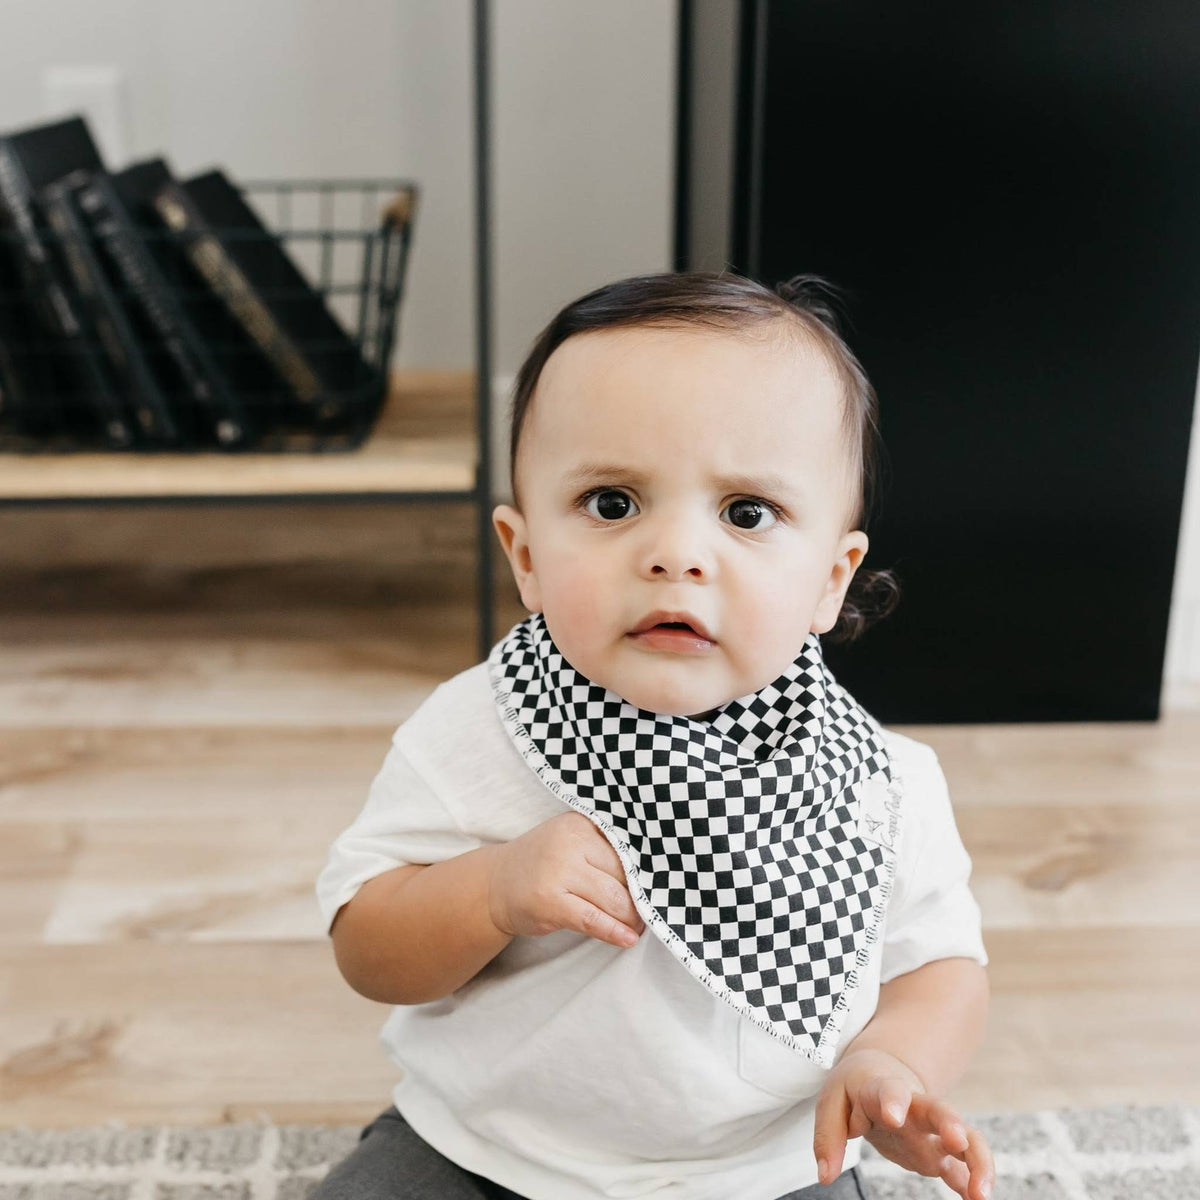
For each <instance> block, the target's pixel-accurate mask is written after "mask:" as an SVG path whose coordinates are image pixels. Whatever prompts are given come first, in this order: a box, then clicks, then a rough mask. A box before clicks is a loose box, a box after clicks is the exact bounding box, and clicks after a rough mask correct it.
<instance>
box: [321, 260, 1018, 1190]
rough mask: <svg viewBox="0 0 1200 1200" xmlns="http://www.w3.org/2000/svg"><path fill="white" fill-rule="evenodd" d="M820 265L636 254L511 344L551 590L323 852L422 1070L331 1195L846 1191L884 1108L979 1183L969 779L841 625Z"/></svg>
mask: <svg viewBox="0 0 1200 1200" xmlns="http://www.w3.org/2000/svg"><path fill="white" fill-rule="evenodd" d="M825 291H827V285H825V284H824V282H823V281H821V280H818V279H816V277H813V276H798V277H796V278H795V279H793V280H790V281H789V282H787V283H785V284H781V285H779V287H777V288H776V289H775V290H771V289H769V288H766V287H764V286H762V285H760V284H758V283H755V282H753V281H751V280H748V279H743V278H741V277H739V276H736V275H732V274H727V273H721V274H712V273H692V274H667V275H653V276H641V277H636V278H632V279H626V280H621V281H618V282H616V283H613V284H610V285H608V286H606V287H603V288H600V289H598V290H597V291H594V292H592V293H589V294H588V295H586V296H584V297H582V298H580V299H579V300H576V301H575V302H573V303H572V304H569V305H567V306H566V307H565V308H564V309H563V310H562V311H561V312H560V313H559V314H558V315H557V316H556V317H555V318H554V320H553V321H551V322H550V324H549V325H548V326H547V327H546V329H545V330H544V331H543V332H542V334H541V336H540V337H539V338H538V340H537V341H536V342H535V344H534V346H533V348H532V350H531V351H530V353H529V355H528V357H527V359H526V361H525V363H524V364H523V365H522V367H521V370H520V372H519V374H518V376H517V380H516V387H515V395H514V402H513V410H512V439H511V449H510V455H511V464H512V494H513V499H514V503H513V504H512V505H507V504H501V505H499V506H497V507H496V509H495V510H494V512H493V523H494V525H495V528H496V531H497V533H498V535H499V537H500V540H501V542H502V544H503V546H504V550H505V553H506V555H507V557H508V560H509V562H510V564H511V567H512V570H513V573H514V576H515V579H516V582H517V586H518V587H519V589H520V593H521V599H522V601H523V603H524V605H525V607H526V608H527V609H529V610H530V613H531V616H530V617H528V618H527V619H526V620H525V621H522V622H520V623H518V625H516V626H514V628H513V629H512V630H511V631H510V632H509V633H508V634H507V635H506V636H505V638H504V639H502V640H501V641H500V642H498V643H497V644H496V646H495V647H494V649H493V651H492V653H491V655H490V657H489V659H488V661H487V662H484V663H478V664H476V665H475V666H473V667H470V668H468V669H467V670H465V671H462V672H460V673H459V674H458V675H456V676H454V677H453V678H452V679H449V680H447V681H446V682H444V683H442V684H441V685H439V686H438V687H437V688H435V689H434V691H433V692H432V693H431V694H430V695H429V696H428V697H427V698H426V700H425V701H424V702H423V703H422V704H421V705H420V706H419V707H418V709H417V710H416V712H414V713H413V714H412V716H411V717H409V718H408V719H407V720H406V721H405V722H403V723H402V724H401V725H400V727H399V728H398V729H397V730H396V733H395V735H394V736H393V738H392V744H391V747H390V749H389V751H388V754H387V757H386V759H385V760H384V763H383V766H382V768H381V769H380V772H379V774H378V775H377V776H376V778H375V780H374V782H373V783H372V785H371V788H370V792H369V794H368V796H367V800H366V803H365V805H364V807H363V809H362V811H361V813H360V814H359V815H358V817H357V818H356V819H355V820H354V822H353V823H352V824H351V825H350V826H349V827H348V828H347V829H346V830H345V831H344V832H343V833H342V834H341V835H339V837H338V838H337V839H336V841H335V842H334V844H333V846H332V848H331V850H330V854H329V860H328V863H327V864H326V867H325V869H324V871H323V872H322V873H321V876H320V878H319V879H318V881H317V897H318V901H319V903H320V906H321V910H322V914H323V916H324V919H325V922H326V928H327V929H328V930H329V932H330V936H331V938H332V941H333V947H334V952H335V956H336V959H337V964H338V967H339V969H340V971H341V972H342V974H343V976H344V977H345V979H346V981H347V982H348V983H349V984H350V986H351V987H353V988H354V989H355V990H356V991H358V992H359V993H361V994H362V995H364V996H367V997H369V998H370V999H373V1000H377V1001H382V1002H384V1003H386V1004H389V1005H393V1006H394V1007H393V1008H392V1010H391V1012H390V1014H389V1016H388V1018H387V1020H386V1022H385V1024H384V1026H383V1028H382V1030H381V1033H380V1038H381V1041H382V1043H383V1045H384V1047H385V1049H386V1051H387V1053H388V1054H389V1056H390V1057H391V1059H392V1060H393V1061H394V1062H395V1063H396V1065H397V1066H399V1067H400V1068H402V1070H403V1072H404V1074H403V1078H402V1079H401V1080H400V1082H399V1083H397V1085H396V1087H395V1089H394V1091H393V1094H392V1104H391V1105H390V1106H389V1107H388V1108H387V1109H385V1110H384V1111H383V1112H382V1113H381V1114H380V1115H379V1116H378V1117H377V1118H376V1119H375V1120H374V1121H373V1122H372V1123H371V1124H370V1125H368V1126H367V1127H366V1128H365V1129H364V1130H363V1131H362V1134H361V1136H360V1141H359V1144H358V1146H357V1147H356V1148H355V1149H354V1151H353V1152H352V1153H351V1154H350V1155H349V1156H348V1157H347V1158H346V1159H345V1160H343V1161H342V1162H341V1163H339V1164H337V1165H336V1166H335V1167H334V1168H333V1169H332V1170H331V1171H330V1172H329V1174H328V1175H327V1176H326V1177H325V1179H324V1180H323V1181H322V1183H321V1184H320V1186H319V1187H318V1189H317V1191H316V1193H315V1197H316V1200H350V1198H351V1197H353V1198H354V1200H369V1198H376V1197H377V1198H379V1200H382V1198H384V1197H430V1198H433V1197H437V1198H439V1200H448V1198H455V1197H497V1196H498V1197H505V1198H512V1197H517V1198H520V1197H526V1198H528V1200H598V1198H600V1197H617V1196H621V1197H637V1196H651V1195H653V1196H655V1197H662V1198H664V1200H665V1198H666V1197H671V1198H673V1200H801V1198H804V1200H808V1198H813V1200H815V1198H816V1197H845V1198H847V1200H849V1198H855V1200H859V1198H861V1197H863V1196H864V1195H867V1194H868V1192H867V1189H866V1187H865V1184H864V1182H863V1180H862V1179H861V1177H860V1175H859V1172H858V1170H857V1163H858V1162H859V1157H860V1152H861V1143H860V1141H859V1140H858V1139H861V1138H866V1139H867V1140H868V1141H870V1142H871V1144H872V1145H873V1146H874V1147H875V1148H876V1149H877V1150H878V1151H879V1152H880V1154H882V1155H884V1156H886V1157H887V1158H889V1159H891V1160H892V1161H894V1162H896V1163H898V1164H900V1165H901V1166H902V1167H904V1168H906V1169H908V1170H910V1171H914V1172H917V1173H919V1174H922V1175H928V1176H937V1177H940V1178H941V1179H943V1180H944V1181H945V1182H946V1183H947V1185H948V1186H949V1187H950V1188H951V1189H952V1190H953V1191H954V1192H956V1193H957V1194H958V1195H960V1196H962V1197H963V1198H964V1200H986V1198H987V1197H988V1196H989V1195H990V1193H991V1188H992V1184H993V1181H994V1178H995V1167H994V1163H993V1159H992V1155H991V1152H990V1150H989V1148H988V1146H987V1143H986V1141H985V1140H984V1138H983V1136H982V1135H981V1134H980V1132H979V1131H978V1130H977V1129H974V1128H972V1127H970V1126H968V1125H967V1124H966V1122H965V1121H963V1120H962V1119H961V1118H960V1117H959V1115H958V1114H957V1112H956V1111H955V1110H954V1108H953V1107H952V1106H950V1105H949V1104H948V1103H946V1102H945V1101H944V1100H941V1099H939V1098H938V1097H939V1096H941V1095H943V1094H944V1093H945V1092H946V1091H947V1089H948V1088H949V1087H950V1086H952V1085H953V1084H954V1083H955V1081H956V1080H957V1079H959V1078H960V1076H961V1074H962V1072H963V1071H964V1069H965V1067H966V1065H967V1063H968V1061H969V1059H970V1057H971V1055H972V1054H973V1053H974V1051H975V1049H976V1048H977V1046H978V1044H979V1042H980V1040H981V1038H982V1035H983V1028H984V1023H985V1020H986V1012H987V1004H988V984H987V975H986V972H985V970H984V967H985V966H986V964H987V962H988V957H987V954H986V952H985V950H984V946H983V942H982V937H981V926H980V912H979V908H978V905H977V904H976V902H975V900H974V898H973V896H972V894H971V892H970V889H969V886H968V878H969V875H970V871H971V861H970V858H969V857H968V855H967V853H966V850H965V849H964V847H963V845H962V842H961V840H960V838H959V835H958V831H957V828H956V826H955V822H954V816H953V812H952V809H951V805H950V801H949V797H948V794H947V790H946V783H945V778H944V776H943V774H942V771H941V768H940V765H939V763H938V760H937V756H936V754H935V753H934V752H933V751H932V749H930V748H929V747H928V746H926V745H924V744H923V743H920V742H916V741H914V740H912V739H911V738H908V737H905V736H903V735H901V734H899V733H897V732H895V731H892V730H886V729H883V728H882V727H880V726H879V725H878V724H877V723H876V722H875V721H874V720H873V718H871V716H870V714H869V713H866V712H865V711H864V710H862V709H861V707H860V706H859V705H857V703H856V702H855V701H854V699H853V697H851V696H849V695H848V693H845V692H844V690H843V689H841V688H840V687H839V686H838V684H837V682H836V681H835V680H834V679H833V678H832V676H831V675H830V674H829V673H828V671H827V670H826V669H825V667H824V665H823V662H822V659H821V653H820V635H828V636H829V637H830V638H831V639H840V640H845V639H849V638H852V637H855V636H857V634H858V633H859V632H861V630H862V629H863V628H865V627H866V625H867V624H868V623H869V621H870V620H871V619H873V618H874V617H875V616H877V615H880V614H879V613H878V612H876V613H874V614H873V613H872V612H871V610H870V607H869V605H868V603H867V601H868V600H869V599H870V597H871V596H872V595H873V594H875V595H877V594H878V593H879V590H880V587H881V586H883V587H884V589H885V590H886V588H887V586H888V585H889V584H890V576H888V574H887V572H871V571H860V570H859V568H860V565H861V563H862V560H863V557H864V555H865V554H866V551H867V546H868V539H867V535H866V533H865V531H864V529H863V528H862V526H864V525H865V524H866V519H865V518H866V515H867V513H868V511H869V508H870V500H871V489H872V486H873V481H874V477H875V470H876V456H877V453H878V445H877V439H878V431H877V422H876V404H875V397H874V393H873V391H872V389H871V386H870V384H869V383H868V381H867V379H866V377H865V375H864V374H863V371H862V368H861V367H860V365H859V364H858V363H857V361H856V360H855V358H854V356H853V354H852V353H851V352H850V350H849V349H848V348H847V347H846V345H845V343H844V342H843V341H842V339H841V337H840V336H839V334H838V332H837V326H836V320H835V318H834V316H833V313H832V310H831V309H830V307H829V306H828V304H827V303H826V302H825V300H824V299H823V293H824V292H825ZM892 598H893V599H894V596H893V597H892Z"/></svg>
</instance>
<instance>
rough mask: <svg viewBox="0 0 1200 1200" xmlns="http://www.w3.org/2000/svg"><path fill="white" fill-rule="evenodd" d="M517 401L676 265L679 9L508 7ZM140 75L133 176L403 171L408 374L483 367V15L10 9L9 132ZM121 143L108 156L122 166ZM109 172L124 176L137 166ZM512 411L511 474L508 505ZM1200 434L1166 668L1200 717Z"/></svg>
mask: <svg viewBox="0 0 1200 1200" xmlns="http://www.w3.org/2000/svg"><path fill="white" fill-rule="evenodd" d="M492 13H493V22H494V25H493V39H492V49H493V81H494V93H493V179H492V183H493V207H494V212H493V242H494V256H495V257H494V260H493V271H494V284H493V290H494V298H495V316H494V320H495V325H494V329H493V336H494V342H493V345H494V351H493V354H494V364H493V365H494V370H495V374H496V377H497V385H498V389H497V399H498V401H502V400H503V399H504V398H505V396H504V388H505V386H506V384H507V381H508V380H509V379H510V378H511V376H512V374H513V372H514V371H515V370H516V368H517V366H518V364H519V362H520V359H521V357H522V356H523V354H524V351H525V349H526V347H527V346H528V344H529V342H530V341H532V339H533V338H534V336H535V335H536V333H537V332H538V330H539V329H540V328H541V327H542V325H543V324H544V323H545V322H546V321H547V320H548V319H549V318H550V317H551V316H552V315H553V314H554V312H555V311H556V310H557V309H558V308H559V307H560V306H561V305H562V304H564V303H566V302H567V301H568V300H570V299H572V298H573V297H575V296H577V295H579V294H581V293H582V292H584V291H587V290H589V289H590V288H592V287H595V286H597V285H599V284H600V283H603V282H606V281H607V280H610V279H615V278H618V277H620V276H622V275H628V274H632V273H634V272H639V271H655V270H667V269H669V267H670V261H671V211H670V210H671V190H672V175H673V165H672V153H673V147H672V142H673V133H672V130H673V123H674V69H675V2H674V0H603V2H601V0H574V2H572V3H564V2H563V0H494V3H493V4H492ZM106 64H111V65H115V66H117V67H118V68H120V70H121V72H122V74H123V77H124V80H125V97H124V98H125V101H126V113H127V145H126V149H127V151H128V157H129V158H130V159H133V158H139V157H144V156H146V155H149V154H154V153H158V152H165V153H166V154H167V157H168V158H169V159H170V160H171V162H172V164H173V165H174V167H175V168H176V170H177V172H179V173H183V174H186V173H189V172H192V171H197V170H202V169H204V168H207V167H209V166H211V165H217V164H220V165H223V166H225V167H227V168H228V169H229V171H230V172H231V173H232V174H233V176H234V177H235V178H238V177H240V178H243V179H245V178H251V177H303V176H308V177H312V176H317V177H320V176H339V175H341V176H356V175H370V176H375V175H382V176H389V175H398V176H404V177H410V178H413V179H415V180H417V181H418V182H419V183H420V184H421V186H422V189H423V203H422V207H421V209H420V212H419V213H418V217H417V226H416V231H415V237H414V240H413V255H412V259H411V264H410V274H409V280H408V285H407V291H406V298H405V304H404V308H403V313H402V320H401V330H400V337H401V344H400V349H399V353H398V356H397V362H398V364H399V365H400V366H403V367H469V366H470V365H471V364H472V363H473V360H474V291H473V269H474V268H473V255H474V243H473V238H474V225H473V207H472V206H473V182H472V180H473V175H472V163H473V159H472V98H471V97H472V92H471V84H472V70H473V57H472V42H471V4H470V3H469V0H342V2H340V3H336V4H335V3H334V2H333V0H253V3H245V2H244V0H237V2H235V0H207V2H206V3H204V4H196V3H192V4H182V3H162V2H161V0H0V129H8V128H16V127H19V126H22V125H26V124H31V123H34V122H36V121H39V120H41V119H43V117H44V116H45V110H44V107H43V91H42V78H43V72H44V71H45V69H47V68H49V67H54V66H67V67H72V66H96V65H106ZM103 148H104V147H103V146H102V149H103ZM111 165H113V166H115V167H119V166H122V165H124V164H123V163H122V162H113V163H112V164H111ZM504 415H505V414H504V412H503V405H502V403H497V405H496V406H495V413H494V417H495V426H494V437H493V443H494V447H495V454H494V459H493V463H494V470H493V474H494V477H495V481H496V484H495V486H496V492H497V495H503V494H504V492H505V490H506V488H507V470H506V457H505V455H506V441H505V438H506V434H505V430H504ZM1198 462H1200V424H1197V426H1196V427H1195V428H1194V430H1193V438H1192V450H1191V464H1192V469H1191V470H1190V471H1189V478H1188V493H1187V498H1186V501H1185V513H1184V520H1183V528H1182V531H1181V536H1180V552H1179V566H1178V571H1177V576H1176V586H1175V594H1174V597H1173V604H1172V610H1171V626H1170V637H1169V642H1168V652H1167V689H1166V702H1167V704H1168V705H1172V704H1175V703H1183V702H1185V701H1188V702H1190V701H1193V700H1200V470H1198V469H1197V468H1196V464H1197V463H1198Z"/></svg>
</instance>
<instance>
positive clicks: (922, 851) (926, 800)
mask: <svg viewBox="0 0 1200 1200" xmlns="http://www.w3.org/2000/svg"><path fill="white" fill-rule="evenodd" d="M908 744H909V745H910V746H911V747H912V748H913V751H914V753H913V754H912V755H911V758H910V760H909V761H907V762H906V763H905V764H904V767H903V768H902V769H903V770H904V772H905V780H904V783H905V798H904V828H903V830H902V832H901V837H900V853H899V861H898V863H897V868H896V879H895V882H894V885H893V891H892V898H891V901H890V903H889V907H888V912H887V916H886V919H885V926H884V937H883V949H882V958H881V960H880V973H879V981H880V983H887V982H888V980H890V979H894V978H895V977H896V976H897V975H904V974H906V973H907V972H909V971H915V970H916V969H917V968H918V967H921V966H924V965H925V964H926V963H927V962H933V961H934V960H935V959H939V958H958V957H963V958H973V959H975V961H976V962H978V963H979V964H980V965H981V966H986V965H987V962H988V956H987V951H986V950H985V948H984V945H983V929H982V917H981V913H980V909H979V905H978V903H977V902H976V900H975V897H974V895H973V894H972V893H971V889H970V886H969V879H970V875H971V858H970V856H969V855H968V854H967V851H966V847H965V846H964V845H963V843H962V839H961V838H960V837H959V833H958V826H957V825H956V824H955V821H954V812H953V809H952V808H951V805H950V794H949V790H948V788H947V787H946V777H945V774H944V773H943V771H942V766H941V763H940V762H939V761H938V757H937V754H936V753H935V752H934V750H933V749H932V747H930V746H926V745H924V744H923V743H916V742H911V741H910V742H909V743H908ZM916 751H919V752H920V753H919V754H918V753H916Z"/></svg>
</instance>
